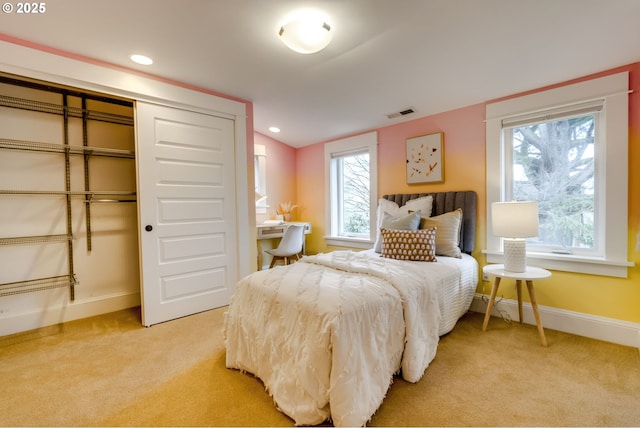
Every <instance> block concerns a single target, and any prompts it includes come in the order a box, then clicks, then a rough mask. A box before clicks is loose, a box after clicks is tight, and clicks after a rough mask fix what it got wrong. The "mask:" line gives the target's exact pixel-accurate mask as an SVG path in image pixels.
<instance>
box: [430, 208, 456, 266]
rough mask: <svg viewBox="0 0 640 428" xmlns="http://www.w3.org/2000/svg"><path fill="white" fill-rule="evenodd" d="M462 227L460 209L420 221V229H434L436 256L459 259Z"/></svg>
mask: <svg viewBox="0 0 640 428" xmlns="http://www.w3.org/2000/svg"><path fill="white" fill-rule="evenodd" d="M461 226H462V210H461V209H460V208H458V209H456V210H454V211H450V212H448V213H444V214H440V215H437V216H435V217H431V218H423V219H422V220H421V221H420V229H431V228H435V229H436V255H438V256H447V257H456V258H461V257H462V252H461V251H460V247H459V246H458V245H459V244H460V227H461Z"/></svg>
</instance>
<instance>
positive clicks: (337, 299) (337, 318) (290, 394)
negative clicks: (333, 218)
mask: <svg viewBox="0 0 640 428" xmlns="http://www.w3.org/2000/svg"><path fill="white" fill-rule="evenodd" d="M461 276H462V274H461V270H460V268H459V267H457V266H456V263H425V262H403V261H398V260H392V259H386V258H382V257H377V256H374V255H372V254H371V253H370V252H367V251H365V252H351V251H336V252H332V253H328V254H319V255H316V256H307V257H304V258H303V259H302V260H301V261H300V262H297V263H294V264H292V265H289V266H286V267H276V268H274V269H269V270H264V271H258V272H255V273H253V274H251V275H249V276H248V277H246V278H244V279H242V280H241V281H240V282H239V283H238V285H237V288H236V292H235V294H234V295H233V297H232V300H231V303H230V305H229V308H228V311H227V313H226V315H225V316H226V318H225V343H226V349H227V351H226V365H227V367H228V368H235V369H239V370H243V371H247V372H250V373H252V374H254V375H255V376H257V377H258V378H260V379H261V380H262V381H263V383H264V385H265V387H266V389H267V391H268V392H269V393H270V394H271V395H272V397H273V399H274V401H275V403H276V405H277V407H278V409H279V410H281V411H282V412H284V413H285V414H287V415H288V416H290V417H291V418H292V419H293V420H294V421H295V423H296V425H315V424H319V423H322V422H324V421H325V420H327V419H329V418H331V419H332V421H333V423H334V424H335V426H363V425H364V424H366V422H367V421H368V420H369V419H370V418H371V416H372V415H373V413H374V412H375V411H376V410H377V409H378V407H379V406H380V404H381V403H382V400H383V399H384V396H385V394H386V392H387V390H388V388H389V385H390V384H391V382H392V380H393V375H394V373H397V372H398V371H399V370H400V369H401V373H402V377H403V378H404V379H405V380H407V381H409V382H417V381H418V380H419V379H420V378H421V377H422V375H423V373H424V371H425V369H426V368H427V366H428V365H429V363H430V362H431V361H432V360H433V358H434V357H435V353H436V348H437V344H438V339H439V335H440V334H441V333H440V330H441V328H440V324H441V322H440V321H441V302H440V300H442V299H443V297H442V293H441V292H439V291H438V289H439V288H442V287H444V286H446V287H449V284H450V283H455V284H457V283H458V282H459V281H460V279H461ZM476 276H477V270H476ZM469 303H470V300H469ZM467 308H468V306H467ZM465 310H466V309H465ZM456 320H457V317H456Z"/></svg>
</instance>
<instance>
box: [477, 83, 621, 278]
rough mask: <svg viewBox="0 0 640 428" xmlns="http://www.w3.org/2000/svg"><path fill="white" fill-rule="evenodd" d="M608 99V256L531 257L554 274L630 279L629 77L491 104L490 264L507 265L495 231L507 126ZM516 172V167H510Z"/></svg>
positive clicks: (603, 200) (602, 150) (604, 195)
mask: <svg viewBox="0 0 640 428" xmlns="http://www.w3.org/2000/svg"><path fill="white" fill-rule="evenodd" d="M597 100H602V101H603V109H602V111H601V113H600V134H599V140H598V145H599V146H600V147H599V150H598V153H597V158H596V163H597V166H596V168H597V170H598V172H599V173H600V174H601V176H602V179H603V182H602V187H601V188H600V192H599V194H598V195H596V198H598V199H597V201H598V202H597V203H598V204H599V208H600V210H601V214H602V215H603V216H604V219H603V222H602V225H604V230H602V231H599V232H600V233H601V235H600V236H602V237H603V239H604V242H603V243H602V245H603V248H604V254H603V255H602V257H586V256H579V255H573V254H553V253H533V252H527V263H528V264H529V265H531V266H538V267H544V268H547V269H552V270H560V271H568V272H580V273H588V274H594V275H604V276H614V277H621V278H626V277H627V276H628V268H629V267H630V266H633V265H634V264H633V263H632V262H629V261H627V255H628V254H627V251H628V236H627V235H628V233H627V230H628V218H627V215H628V214H627V211H628V202H629V199H628V198H629V196H628V195H629V194H628V185H629V179H628V163H629V156H628V151H629V143H628V135H629V118H628V116H629V73H627V72H623V73H617V74H613V75H609V76H605V77H600V78H596V79H593V80H589V81H584V82H580V83H575V84H572V85H567V86H562V87H558V88H554V89H550V90H546V91H543V92H538V93H534V94H530V95H525V96H522V97H517V98H512V99H509V100H506V101H500V102H496V103H492V104H488V105H487V107H486V155H487V159H486V168H487V195H486V196H487V201H486V207H487V225H486V227H487V248H486V250H485V251H484V253H485V254H486V256H487V261H488V262H489V263H502V262H503V252H502V240H501V238H499V237H496V236H494V235H493V233H492V230H491V204H492V203H493V202H499V201H502V200H503V197H504V187H503V186H504V185H505V175H506V172H505V168H506V161H505V151H504V146H503V144H504V142H503V141H502V121H503V120H508V119H513V118H515V117H518V116H525V115H529V114H535V113H536V112H542V111H546V110H553V109H557V108H568V107H570V106H572V105H579V104H583V103H588V102H592V101H597ZM508 166H509V167H511V164H509V165H508Z"/></svg>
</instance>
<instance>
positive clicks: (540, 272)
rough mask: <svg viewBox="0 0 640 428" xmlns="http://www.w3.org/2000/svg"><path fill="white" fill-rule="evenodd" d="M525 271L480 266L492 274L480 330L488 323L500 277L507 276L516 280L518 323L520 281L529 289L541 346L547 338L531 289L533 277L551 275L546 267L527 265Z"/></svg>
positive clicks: (520, 300) (501, 266)
mask: <svg viewBox="0 0 640 428" xmlns="http://www.w3.org/2000/svg"><path fill="white" fill-rule="evenodd" d="M526 269H527V270H526V271H525V272H509V271H506V270H504V265H487V266H485V267H483V268H482V271H483V272H484V273H485V274H487V275H489V276H493V277H494V280H493V285H492V286H491V297H490V298H489V305H488V306H487V312H486V313H485V314H484V323H482V331H486V330H487V325H488V324H489V318H490V317H491V310H492V309H493V304H494V302H495V300H496V294H497V293H498V287H499V286H500V280H501V279H502V278H509V279H515V280H516V291H517V292H518V317H519V321H520V323H522V281H526V283H527V290H528V291H529V299H530V300H531V307H532V309H533V315H534V316H535V318H536V325H537V326H538V334H539V335H540V341H541V342H542V346H547V339H546V338H545V337H544V329H543V328H542V322H541V321H540V313H539V312H538V303H536V296H535V293H534V291H533V280H534V279H546V278H549V277H550V276H551V272H549V271H548V270H546V269H541V268H537V267H532V266H527V268H526Z"/></svg>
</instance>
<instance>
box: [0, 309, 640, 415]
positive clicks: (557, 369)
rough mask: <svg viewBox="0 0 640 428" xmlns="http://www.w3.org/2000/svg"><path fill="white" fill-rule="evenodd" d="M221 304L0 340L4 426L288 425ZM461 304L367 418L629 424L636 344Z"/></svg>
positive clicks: (120, 315)
mask: <svg viewBox="0 0 640 428" xmlns="http://www.w3.org/2000/svg"><path fill="white" fill-rule="evenodd" d="M225 310H226V308H220V309H217V310H213V311H208V312H204V313H201V314H197V315H193V316H190V317H186V318H182V319H179V320H175V321H171V322H167V323H163V324H160V325H156V326H153V327H151V328H143V327H141V324H140V317H139V308H136V309H131V310H126V311H120V312H116V313H113V314H107V315H104V316H98V317H94V318H89V319H86V320H80V321H74V322H71V323H67V324H65V325H63V326H55V327H50V328H46V329H41V330H38V331H35V332H28V333H23V334H19V335H14V336H8V337H5V338H0V361H1V365H0V380H1V382H0V385H1V386H0V425H3V426H292V425H293V423H292V421H291V419H289V418H288V417H287V416H285V415H283V414H282V413H280V412H279V411H278V410H277V409H276V407H275V405H274V403H273V401H272V400H271V398H270V397H269V395H268V394H267V393H266V392H265V390H264V387H263V385H262V383H261V382H260V381H259V380H258V379H256V378H254V377H253V376H251V375H249V374H244V373H240V372H238V371H235V370H229V369H226V368H225V365H224V358H225V353H224V341H223V337H222V324H223V314H224V311H225ZM481 326H482V315H480V314H475V313H469V314H467V315H465V316H464V317H463V318H462V319H461V320H460V321H459V322H458V324H457V326H456V327H455V329H454V331H453V332H452V333H450V334H449V335H447V336H445V337H443V338H442V339H441V341H440V345H439V348H438V353H437V355H436V359H435V360H434V361H433V363H432V364H431V366H430V367H429V368H428V369H427V371H426V373H425V376H424V377H423V379H422V380H421V381H420V382H418V383H416V384H410V383H407V382H405V381H403V380H402V379H400V378H396V379H395V381H394V383H393V385H392V386H391V388H390V390H389V392H388V394H387V397H386V399H385V401H384V402H383V404H382V406H381V407H380V409H379V410H378V411H377V412H376V414H375V415H374V417H373V419H372V420H371V423H370V425H371V426H640V355H639V353H638V350H637V349H635V348H629V347H624V346H619V345H614V344H610V343H606V342H601V341H596V340H591V339H586V338H582V337H577V336H573V335H569V334H564V333H560V332H556V331H551V330H548V329H547V330H545V331H546V334H547V341H548V343H549V347H548V348H544V347H542V346H540V342H539V338H538V334H537V331H536V329H535V327H534V326H530V325H520V324H512V325H508V324H506V323H505V322H503V321H502V320H500V319H497V318H492V320H491V323H490V325H489V329H488V331H486V332H482V331H481Z"/></svg>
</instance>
